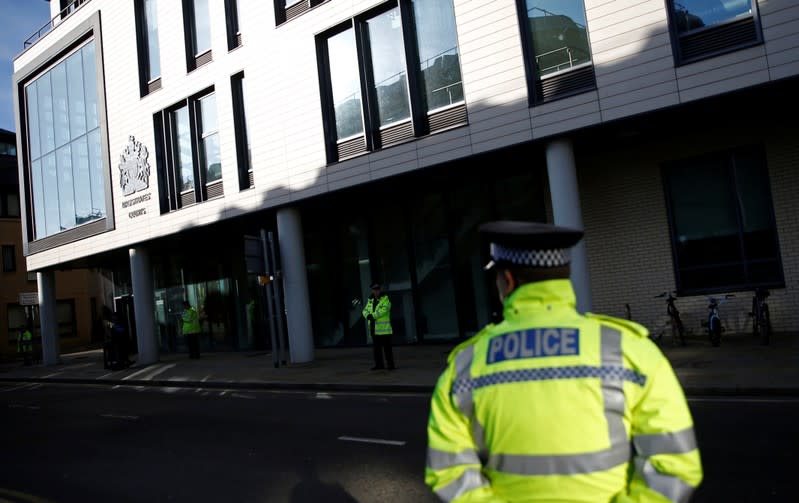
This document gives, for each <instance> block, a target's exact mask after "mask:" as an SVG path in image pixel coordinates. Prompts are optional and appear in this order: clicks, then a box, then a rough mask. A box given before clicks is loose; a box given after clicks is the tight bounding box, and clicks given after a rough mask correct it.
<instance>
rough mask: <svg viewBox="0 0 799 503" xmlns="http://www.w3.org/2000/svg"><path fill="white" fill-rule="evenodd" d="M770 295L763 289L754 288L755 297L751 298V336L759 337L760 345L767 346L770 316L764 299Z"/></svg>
mask: <svg viewBox="0 0 799 503" xmlns="http://www.w3.org/2000/svg"><path fill="white" fill-rule="evenodd" d="M769 295H771V292H769V291H768V290H767V289H765V288H760V287H758V288H755V295H754V297H752V312H751V313H749V316H751V317H752V335H754V336H755V337H758V336H759V337H760V344H762V345H764V346H768V343H769V340H770V339H771V316H770V315H769V312H768V304H766V298H768V296H769Z"/></svg>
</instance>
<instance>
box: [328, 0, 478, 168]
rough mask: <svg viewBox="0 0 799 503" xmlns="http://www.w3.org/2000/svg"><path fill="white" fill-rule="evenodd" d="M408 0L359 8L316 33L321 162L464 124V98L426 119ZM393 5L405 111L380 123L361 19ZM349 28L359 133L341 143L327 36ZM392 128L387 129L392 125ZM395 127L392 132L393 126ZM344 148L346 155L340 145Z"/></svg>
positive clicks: (395, 0)
mask: <svg viewBox="0 0 799 503" xmlns="http://www.w3.org/2000/svg"><path fill="white" fill-rule="evenodd" d="M411 4H412V0H390V1H387V2H384V3H382V4H379V5H376V6H375V7H373V8H371V9H369V10H367V11H364V12H362V13H360V14H359V15H357V16H355V17H353V18H351V19H348V20H346V21H344V22H342V23H339V24H338V25H336V26H334V27H331V28H329V29H327V30H325V31H324V32H322V33H320V34H318V35H317V36H316V54H317V70H318V74H319V82H320V93H321V103H322V119H323V121H322V122H323V129H324V137H325V150H326V153H327V162H328V164H332V163H335V162H338V161H340V160H343V159H345V158H349V157H355V156H357V155H362V154H365V153H368V152H371V151H376V150H380V149H383V148H385V147H387V146H391V145H395V144H398V143H403V142H406V141H411V140H414V139H417V138H419V137H422V136H426V135H429V134H430V133H431V132H433V131H439V130H444V129H449V128H451V127H457V126H462V125H466V124H467V115H466V104H465V100H464V101H462V102H459V103H455V104H453V105H452V106H451V107H450V109H451V111H449V112H443V113H440V114H438V116H439V117H444V119H443V120H440V121H438V122H437V123H436V124H433V125H431V120H430V118H429V117H428V110H427V108H426V103H425V101H426V99H425V92H424V90H423V89H422V82H421V77H420V75H419V66H420V57H419V53H418V47H417V41H418V38H417V31H416V23H415V18H414V15H413V8H412V6H411ZM395 8H399V10H400V17H401V19H402V40H403V51H404V56H405V74H406V76H405V78H406V83H407V89H408V105H409V111H410V117H409V118H408V119H405V120H403V121H399V122H398V123H397V125H396V126H394V125H392V126H387V127H385V128H381V126H380V120H379V117H378V106H377V102H378V98H377V94H376V90H375V85H374V75H373V72H372V67H371V63H370V59H369V58H366V57H365V56H364V55H365V54H368V53H369V52H370V47H369V44H368V40H369V36H368V33H367V31H368V27H367V22H368V21H369V20H370V19H372V18H375V17H377V16H380V15H381V14H384V13H386V12H388V11H390V10H392V9H395ZM349 29H353V30H354V35H355V45H356V53H357V58H358V71H359V80H360V82H359V83H360V93H361V117H362V120H363V133H362V135H360V136H355V137H353V138H352V139H348V140H347V141H345V142H343V143H352V144H353V145H354V146H353V147H346V148H344V149H342V148H341V147H340V144H339V140H338V137H337V133H336V119H335V110H334V105H333V96H332V83H331V77H330V73H329V68H330V57H329V54H328V51H327V41H328V39H330V38H331V37H333V36H335V35H338V34H340V33H343V32H345V31H347V30H349ZM457 47H458V54H459V57H458V65H460V44H458V46H457ZM392 130H393V131H392ZM397 131H398V132H397ZM343 150H347V154H346V155H342V151H343Z"/></svg>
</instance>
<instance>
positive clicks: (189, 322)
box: [183, 306, 201, 335]
mask: <svg viewBox="0 0 799 503" xmlns="http://www.w3.org/2000/svg"><path fill="white" fill-rule="evenodd" d="M200 330H201V329H200V315H199V314H198V313H197V310H196V309H194V307H193V306H189V307H188V308H187V309H186V311H184V312H183V334H184V335H185V334H199V333H200Z"/></svg>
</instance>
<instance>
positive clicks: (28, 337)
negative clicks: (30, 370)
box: [17, 329, 33, 353]
mask: <svg viewBox="0 0 799 503" xmlns="http://www.w3.org/2000/svg"><path fill="white" fill-rule="evenodd" d="M17 353H33V334H31V331H30V330H28V329H25V330H24V331H23V332H22V333H21V334H20V335H19V339H17Z"/></svg>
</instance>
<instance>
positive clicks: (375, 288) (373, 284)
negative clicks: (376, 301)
mask: <svg viewBox="0 0 799 503" xmlns="http://www.w3.org/2000/svg"><path fill="white" fill-rule="evenodd" d="M369 288H371V289H372V290H377V289H378V288H380V283H372V284H371V285H369Z"/></svg>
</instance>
